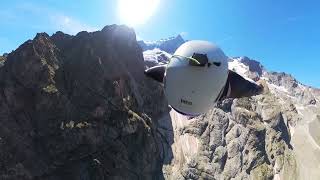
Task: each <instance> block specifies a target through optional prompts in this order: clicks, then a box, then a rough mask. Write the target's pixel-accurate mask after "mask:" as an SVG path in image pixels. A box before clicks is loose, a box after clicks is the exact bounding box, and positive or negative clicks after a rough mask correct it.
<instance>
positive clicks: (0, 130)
mask: <svg viewBox="0 0 320 180" xmlns="http://www.w3.org/2000/svg"><path fill="white" fill-rule="evenodd" d="M143 71H144V61H143V55H142V50H141V48H140V46H139V45H138V43H137V41H136V36H135V33H134V31H133V30H132V29H129V28H127V27H125V26H117V25H112V26H106V27H105V28H103V29H102V30H101V31H97V32H92V33H88V32H80V33H78V34H77V35H75V36H71V35H67V34H64V33H62V32H57V33H55V34H53V35H52V36H49V35H48V34H46V33H39V34H37V35H36V37H35V38H34V39H33V40H28V41H26V42H25V43H23V44H22V45H21V46H20V47H19V48H18V49H16V50H15V51H13V52H12V53H10V54H9V55H8V56H7V60H6V61H5V63H4V66H2V67H1V68H0V90H1V91H0V92H1V93H0V179H1V180H9V179H10V180H11V179H12V180H18V179H19V180H20V179H21V180H31V179H32V180H36V179H41V180H60V179H71V180H72V179H83V180H92V179H95V180H98V179H157V178H161V177H163V173H162V166H163V163H164V162H163V160H162V155H161V151H160V149H161V147H159V145H158V144H159V143H158V142H160V140H161V136H160V134H159V133H158V131H157V128H156V119H158V117H160V116H162V115H163V114H166V113H168V108H167V104H166V101H165V97H164V94H163V90H162V87H161V86H160V85H159V84H157V83H155V82H153V81H151V80H149V79H147V78H146V77H145V76H144V73H143Z"/></svg>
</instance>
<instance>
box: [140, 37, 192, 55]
mask: <svg viewBox="0 0 320 180" xmlns="http://www.w3.org/2000/svg"><path fill="white" fill-rule="evenodd" d="M185 42H186V41H185V40H184V39H183V38H182V36H181V35H180V34H179V35H177V36H176V37H170V38H167V39H161V40H158V41H138V43H139V45H140V46H141V48H142V49H143V51H146V50H153V49H156V48H157V49H160V50H162V51H165V52H167V53H170V54H173V53H174V52H175V51H176V50H177V48H178V47H179V46H180V45H181V44H183V43H185Z"/></svg>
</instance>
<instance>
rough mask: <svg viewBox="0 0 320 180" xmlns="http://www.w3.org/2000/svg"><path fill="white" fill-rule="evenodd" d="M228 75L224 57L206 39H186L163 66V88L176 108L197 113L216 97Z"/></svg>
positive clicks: (205, 110)
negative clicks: (164, 70)
mask: <svg viewBox="0 0 320 180" xmlns="http://www.w3.org/2000/svg"><path fill="white" fill-rule="evenodd" d="M227 78H228V58H227V56H226V55H225V54H224V53H223V51H222V50H221V49H220V48H219V47H217V46H215V45H214V44H212V43H210V42H207V41H188V42H186V43H184V44H182V45H181V46H180V47H179V48H178V49H177V50H176V52H175V53H174V55H173V57H172V58H171V60H170V62H169V64H168V65H167V68H166V72H165V79H164V91H165V95H166V97H167V100H168V104H169V105H170V106H171V107H172V108H173V109H175V110H176V111H178V112H180V113H182V114H187V115H192V116H197V115H199V114H202V113H205V112H207V111H208V110H209V108H210V107H211V106H212V105H213V104H214V103H215V102H216V101H217V100H218V99H219V97H220V95H221V92H222V91H223V89H224V86H225V84H226V81H227Z"/></svg>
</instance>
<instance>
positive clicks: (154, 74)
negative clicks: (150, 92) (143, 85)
mask: <svg viewBox="0 0 320 180" xmlns="http://www.w3.org/2000/svg"><path fill="white" fill-rule="evenodd" d="M165 72H166V65H161V66H154V67H151V68H149V69H146V70H145V71H144V74H145V75H146V76H147V77H150V78H152V79H154V80H156V81H158V82H160V83H163V78H164V73H165Z"/></svg>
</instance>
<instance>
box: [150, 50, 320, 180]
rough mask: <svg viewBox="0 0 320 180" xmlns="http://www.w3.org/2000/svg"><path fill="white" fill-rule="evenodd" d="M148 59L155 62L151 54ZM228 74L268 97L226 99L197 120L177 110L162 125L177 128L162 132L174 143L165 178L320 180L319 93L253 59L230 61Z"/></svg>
mask: <svg viewBox="0 0 320 180" xmlns="http://www.w3.org/2000/svg"><path fill="white" fill-rule="evenodd" d="M159 51H161V50H159V49H158V50H156V51H154V56H153V59H156V58H157V57H158V56H159V54H160V52H159ZM162 53H167V52H165V51H163V52H162ZM168 56H170V53H169V55H168ZM144 57H145V61H146V63H147V61H148V59H152V53H151V51H150V50H149V51H144ZM161 64H165V63H164V62H161ZM229 69H230V70H233V71H235V72H237V73H238V74H240V75H242V76H243V77H245V78H246V79H248V80H250V81H259V80H260V81H264V82H265V83H266V84H267V89H266V91H265V93H264V94H261V95H258V96H254V97H251V98H241V99H227V100H225V101H223V102H220V103H218V104H217V106H215V107H212V109H211V110H210V111H209V112H207V113H206V114H204V115H202V116H199V117H196V118H193V119H190V118H187V117H185V116H182V115H179V114H178V113H176V112H175V111H173V110H172V111H171V112H170V117H167V120H164V119H162V120H161V122H162V123H167V124H168V123H171V124H172V126H173V130H174V137H172V135H171V134H170V133H168V132H167V131H164V130H163V131H161V129H160V131H161V132H162V133H163V134H166V133H167V134H168V135H167V139H168V140H171V141H172V145H171V146H170V147H171V150H172V151H170V152H173V154H167V157H171V158H172V160H171V162H170V163H169V164H166V165H165V166H164V168H163V169H164V172H165V178H166V179H275V180H279V179H288V180H289V179H314V180H316V179H319V177H320V172H319V171H318V167H319V165H320V160H319V159H320V146H319V145H320V144H319V143H320V142H319V137H320V133H319V132H320V126H318V124H319V123H318V122H320V105H319V100H320V94H319V91H320V90H319V89H316V88H312V87H309V86H306V85H303V84H302V83H300V82H299V81H297V80H296V79H295V78H294V77H292V76H291V75H289V74H286V73H277V72H271V71H268V70H267V69H265V68H264V67H263V65H261V64H260V63H259V62H258V61H256V60H252V59H250V58H248V57H235V58H230V60H229ZM172 139H173V140H172ZM306 167H308V168H306Z"/></svg>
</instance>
